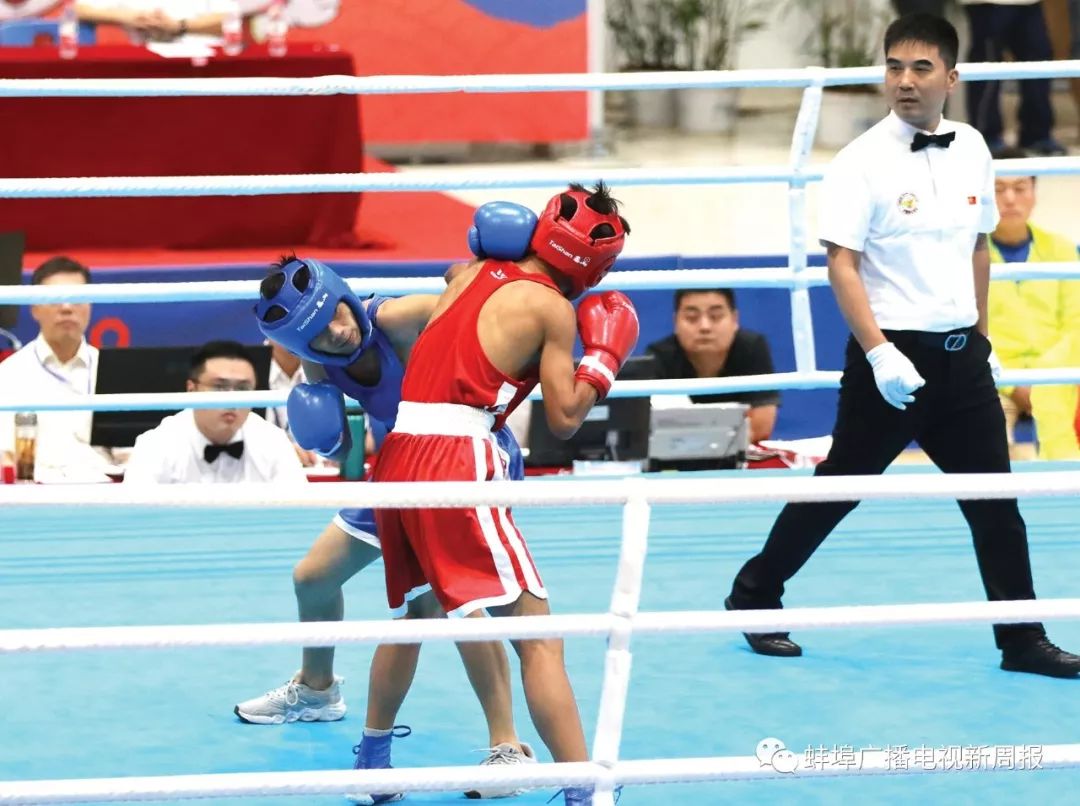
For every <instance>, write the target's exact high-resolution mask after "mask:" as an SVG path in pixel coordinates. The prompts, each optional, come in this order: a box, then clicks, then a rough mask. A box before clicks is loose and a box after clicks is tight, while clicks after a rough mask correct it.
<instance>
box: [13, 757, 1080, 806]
mask: <svg viewBox="0 0 1080 806" xmlns="http://www.w3.org/2000/svg"><path fill="white" fill-rule="evenodd" d="M980 749H981V750H985V751H986V753H988V754H989V755H990V757H1009V758H1016V759H1020V758H1023V757H1024V755H1025V754H1027V753H1029V752H1030V749H1031V747H1030V746H1029V745H984V746H983V747H982V748H980ZM1039 751H1040V752H1039V757H1038V760H1037V762H1028V764H1026V765H1023V766H1021V765H1015V766H1012V767H1005V766H1002V767H990V766H973V767H967V766H956V767H951V766H950V765H949V763H948V760H947V759H946V758H944V757H943V756H944V755H945V754H944V752H943V751H942V750H937V751H935V758H934V759H932V760H933V762H934V763H933V764H930V763H926V764H912V765H904V766H897V765H894V764H892V763H891V762H890V760H889V758H888V757H887V756H886V754H885V753H884V752H883V751H882V750H881V749H880V748H877V752H875V753H873V754H872V755H871V754H865V755H864V756H863V758H862V763H861V764H860V765H859V766H846V765H844V764H830V765H827V766H824V765H823V766H821V767H815V766H809V767H807V768H805V769H802V768H800V769H799V770H798V771H797V772H796V773H794V777H798V778H802V777H807V778H810V777H813V778H833V777H845V778H846V777H851V776H863V775H925V774H950V773H965V772H997V771H1006V770H1008V771H1013V772H1023V771H1032V770H1051V769H1067V768H1072V767H1076V766H1080V744H1052V745H1041V746H1039ZM792 777H793V775H792V774H786V773H781V772H779V771H777V770H775V769H773V768H772V767H771V766H767V765H763V764H762V763H761V762H760V761H759V760H758V759H757V758H756V757H753V756H718V757H713V758H665V759H649V760H644V761H619V762H616V764H615V765H614V766H613V767H611V768H607V767H604V766H602V765H600V764H596V763H591V762H580V763H575V764H566V763H563V764H538V765H532V764H529V765H521V764H516V765H513V766H500V767H495V766H487V767H469V768H462V767H420V768H409V767H399V768H396V769H387V770H362V771H361V770H311V771H303V772H248V773H225V774H220V773H219V774H213V775H173V776H157V777H138V778H136V777H131V778H87V779H82V780H71V779H60V780H53V781H10V782H0V804H28V803H35V804H36V803H100V802H103V801H110V800H125V801H144V800H179V799H188V798H206V797H215V796H216V797H233V798H237V797H245V796H251V795H316V794H340V793H342V792H357V791H360V792H401V791H411V792H437V791H457V792H460V791H461V790H463V789H476V788H484V787H497V786H501V785H503V784H507V785H518V786H523V787H555V786H563V785H569V786H581V785H586V784H595V785H600V786H604V785H606V786H607V787H612V786H613V785H621V784H626V785H636V784H659V783H668V784H673V783H703V782H709V781H739V780H743V781H745V780H762V779H774V780H783V779H787V780H791V778H792Z"/></svg>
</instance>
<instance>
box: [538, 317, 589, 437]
mask: <svg viewBox="0 0 1080 806" xmlns="http://www.w3.org/2000/svg"><path fill="white" fill-rule="evenodd" d="M541 316H542V320H543V323H544V343H543V346H542V347H541V348H540V385H541V388H542V389H543V393H544V414H545V416H546V418H547V422H548V428H550V429H551V433H552V434H554V435H555V436H556V437H557V438H558V439H570V437H572V436H574V434H575V433H577V430H578V428H580V427H581V423H582V422H583V421H584V419H585V415H586V414H588V413H589V409H591V408H592V407H593V404H594V403H595V402H596V396H597V393H596V389H595V388H594V387H593V386H592V384H590V383H587V382H585V381H581V380H578V379H577V378H575V377H574V370H575V367H574V353H573V351H574V339H575V337H576V336H577V324H576V320H575V315H574V308H573V306H572V305H571V304H570V303H569V302H568V301H567V300H565V299H552V300H551V301H550V302H547V303H546V304H544V305H542V306H541Z"/></svg>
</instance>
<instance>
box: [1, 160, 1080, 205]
mask: <svg viewBox="0 0 1080 806" xmlns="http://www.w3.org/2000/svg"><path fill="white" fill-rule="evenodd" d="M1001 166H1002V168H1001V170H1000V171H999V172H998V173H999V175H1001V176H1027V175H1035V174H1038V175H1047V174H1049V175H1056V176H1072V175H1076V174H1080V157H1033V158H1025V159H1016V160H1003V161H1001ZM823 172H824V169H823V168H821V167H806V168H800V169H798V170H793V169H792V168H791V167H790V166H787V165H774V166H751V167H738V166H732V167H716V168H714V167H708V166H701V167H694V168H668V169H664V170H658V169H655V168H601V167H594V168H570V167H564V168H558V169H543V170H538V169H530V170H522V169H499V170H492V169H487V170H484V171H475V170H472V171H461V170H456V171H430V170H427V171H425V170H417V171H407V172H404V173H346V174H343V173H334V174H269V175H234V176H229V175H225V176H216V175H215V176H141V177H140V176H98V177H47V178H32V179H0V198H8V199H68V198H97V197H110V196H124V197H130V196H135V197H143V196H260V195H264V194H288V193H293V194H306V193H361V192H374V191H443V190H499V189H506V188H548V187H560V186H563V185H566V184H568V183H570V182H580V183H582V184H591V183H594V182H596V181H597V180H599V179H603V180H604V181H606V182H608V183H609V184H611V185H613V186H615V187H620V186H649V185H717V184H747V183H754V184H761V183H783V182H792V181H796V180H797V181H799V182H817V181H820V180H821V178H822V176H823Z"/></svg>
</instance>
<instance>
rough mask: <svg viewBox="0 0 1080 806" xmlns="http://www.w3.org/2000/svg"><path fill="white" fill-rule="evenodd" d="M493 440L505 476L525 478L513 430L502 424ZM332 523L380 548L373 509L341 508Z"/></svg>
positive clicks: (515, 479)
mask: <svg viewBox="0 0 1080 806" xmlns="http://www.w3.org/2000/svg"><path fill="white" fill-rule="evenodd" d="M495 441H496V442H497V443H498V445H499V453H500V454H502V459H503V463H504V464H505V466H506V477H507V478H508V479H510V480H511V481H521V480H522V479H523V478H525V460H524V459H523V458H522V456H521V446H520V445H518V442H517V440H516V439H515V438H514V434H513V432H512V431H511V430H510V429H509V428H508V427H507V426H505V425H504V426H503V427H502V428H501V429H499V430H498V431H497V432H496V433H495ZM334 524H335V525H336V526H337V527H338V528H339V529H341V531H343V532H345V533H346V534H348V535H352V536H353V537H355V538H356V539H357V540H363V541H364V542H365V543H369V544H371V545H372V546H374V547H375V548H381V546H380V545H379V536H378V534H377V533H376V531H375V510H373V509H343V510H341V511H340V512H338V514H337V515H335V516H334Z"/></svg>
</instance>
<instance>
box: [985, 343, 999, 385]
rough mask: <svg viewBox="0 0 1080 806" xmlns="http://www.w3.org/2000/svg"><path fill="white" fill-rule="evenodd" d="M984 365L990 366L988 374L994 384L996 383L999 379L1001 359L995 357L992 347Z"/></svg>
mask: <svg viewBox="0 0 1080 806" xmlns="http://www.w3.org/2000/svg"><path fill="white" fill-rule="evenodd" d="M986 363H987V364H989V365H990V374H991V375H992V376H993V377H994V383H997V382H998V379H999V378H1000V377H1001V359H1000V358H998V357H997V353H995V352H994V348H993V347H991V348H990V357H989V358H987V359H986Z"/></svg>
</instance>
